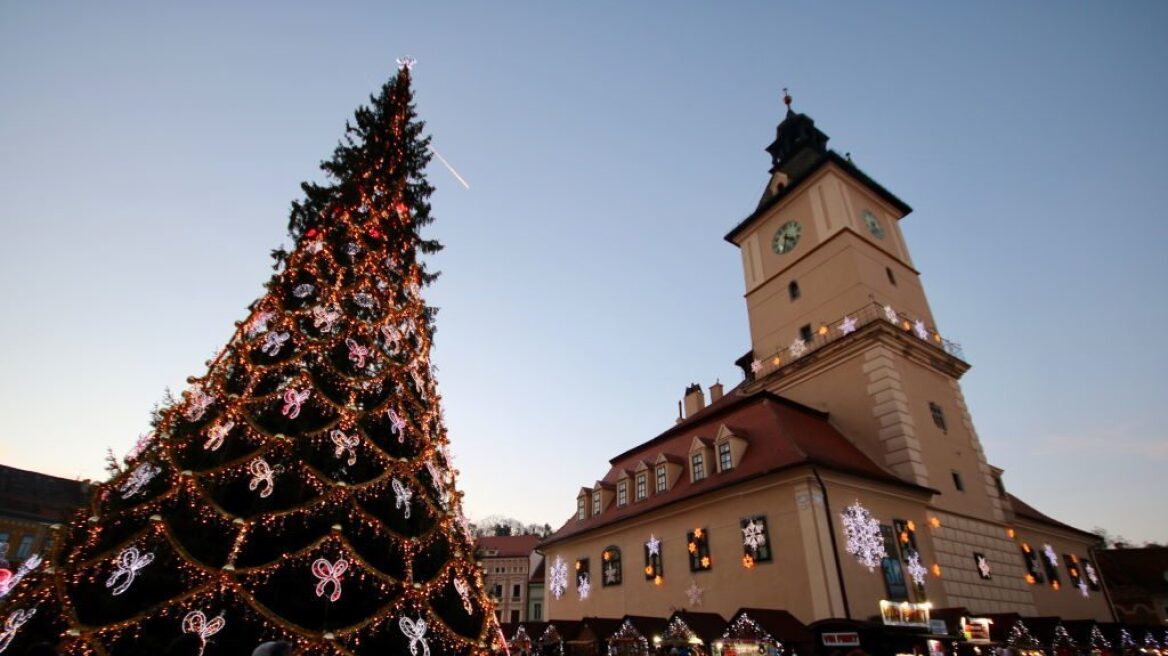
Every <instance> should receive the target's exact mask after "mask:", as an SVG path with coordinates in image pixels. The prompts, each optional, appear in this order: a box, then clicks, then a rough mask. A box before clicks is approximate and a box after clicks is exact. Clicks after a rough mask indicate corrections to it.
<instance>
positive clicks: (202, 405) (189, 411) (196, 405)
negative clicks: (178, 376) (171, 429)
mask: <svg viewBox="0 0 1168 656" xmlns="http://www.w3.org/2000/svg"><path fill="white" fill-rule="evenodd" d="M184 396H186V397H187V408H186V410H183V416H184V417H186V419H187V421H198V420H199V419H202V418H203V415H204V414H206V412H207V408H209V407H211V404H212V403H214V402H215V397H214V396H211V395H210V394H207V393H206V392H204V391H203V388H202V387H192V388H191V389H189V390H187V392H186V394H184Z"/></svg>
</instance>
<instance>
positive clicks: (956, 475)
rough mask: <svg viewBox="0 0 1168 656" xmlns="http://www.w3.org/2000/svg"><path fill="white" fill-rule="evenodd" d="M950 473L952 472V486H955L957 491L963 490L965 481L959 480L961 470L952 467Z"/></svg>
mask: <svg viewBox="0 0 1168 656" xmlns="http://www.w3.org/2000/svg"><path fill="white" fill-rule="evenodd" d="M951 473H952V474H953V487H955V488H956V489H957V491H958V492H964V491H965V483H963V482H961V472H959V471H957V470H956V469H954V470H953V471H952V472H951Z"/></svg>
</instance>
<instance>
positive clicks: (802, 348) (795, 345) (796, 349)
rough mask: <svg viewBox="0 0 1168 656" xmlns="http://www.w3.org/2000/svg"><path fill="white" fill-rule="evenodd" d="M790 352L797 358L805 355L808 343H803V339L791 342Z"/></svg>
mask: <svg viewBox="0 0 1168 656" xmlns="http://www.w3.org/2000/svg"><path fill="white" fill-rule="evenodd" d="M790 351H791V355H793V356H795V357H799V356H801V355H803V354H804V353H806V352H807V342H805V341H803V340H802V339H796V340H795V341H793V342H791V348H790Z"/></svg>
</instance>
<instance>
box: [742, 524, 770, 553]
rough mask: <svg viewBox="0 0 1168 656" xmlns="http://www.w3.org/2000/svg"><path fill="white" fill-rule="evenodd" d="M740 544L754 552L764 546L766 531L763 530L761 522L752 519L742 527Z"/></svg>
mask: <svg viewBox="0 0 1168 656" xmlns="http://www.w3.org/2000/svg"><path fill="white" fill-rule="evenodd" d="M742 546H744V547H746V548H747V549H750V550H751V551H753V552H755V553H758V550H759V549H761V548H762V547H765V546H766V533H764V532H763V527H762V524H760V523H758V522H756V521H754V520H753V519H752V520H750V521H749V522H747V523H746V526H744V527H742Z"/></svg>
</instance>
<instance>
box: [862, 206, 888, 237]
mask: <svg viewBox="0 0 1168 656" xmlns="http://www.w3.org/2000/svg"><path fill="white" fill-rule="evenodd" d="M864 225H866V226H868V232H870V233H872V236H873V237H875V238H877V239H884V226H882V225H880V219H877V218H876V215H875V214H873V213H872V212H870V211H868V210H864Z"/></svg>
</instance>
